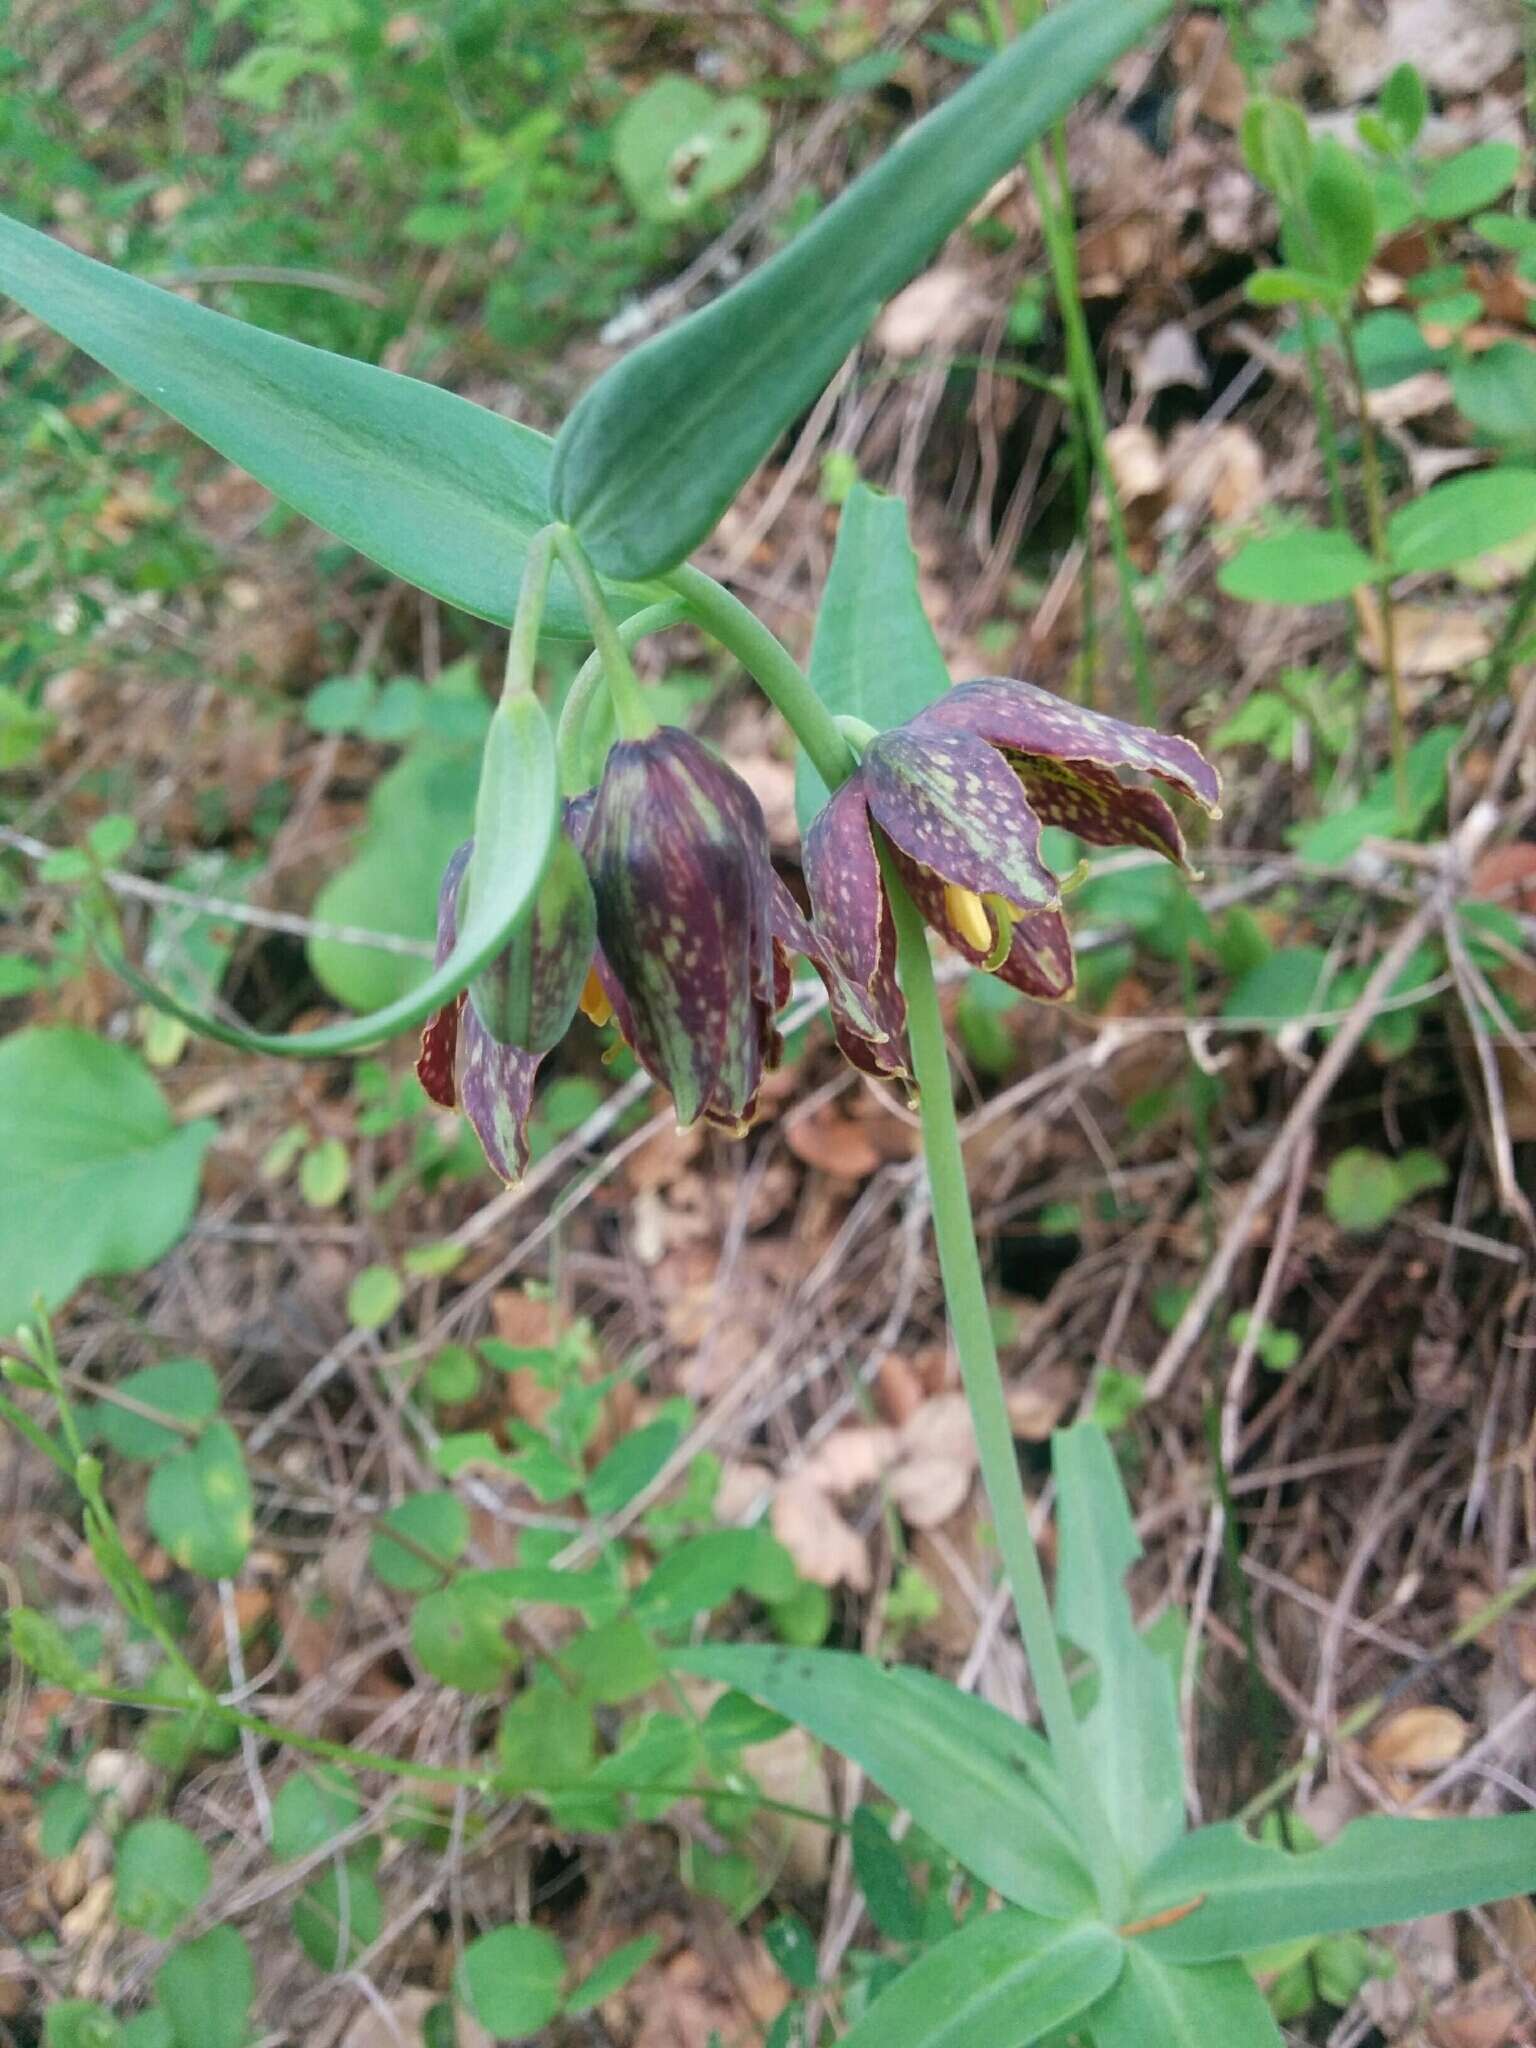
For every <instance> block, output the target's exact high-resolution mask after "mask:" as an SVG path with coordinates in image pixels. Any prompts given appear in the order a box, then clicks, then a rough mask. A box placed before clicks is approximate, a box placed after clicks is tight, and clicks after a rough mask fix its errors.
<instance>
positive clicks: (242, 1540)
mask: <svg viewBox="0 0 1536 2048" xmlns="http://www.w3.org/2000/svg"><path fill="white" fill-rule="evenodd" d="M145 1514H146V1517H147V1519H148V1522H149V1526H150V1529H151V1531H152V1532H153V1534H154V1538H155V1541H156V1542H157V1543H160V1544H162V1545H163V1546H164V1547H165V1549H166V1550H168V1551H169V1552H170V1554H171V1556H172V1557H173V1558H174V1559H175V1560H176V1562H177V1564H179V1565H180V1566H181V1568H182V1570H183V1571H189V1572H196V1573H198V1574H199V1576H200V1577H202V1578H205V1579H227V1578H229V1577H230V1576H231V1575H232V1574H233V1573H234V1572H237V1571H238V1570H239V1569H240V1567H241V1565H242V1564H243V1563H244V1562H245V1553H246V1552H247V1551H248V1550H249V1549H250V1547H251V1533H252V1527H253V1502H252V1498H251V1482H250V1480H249V1478H248V1477H247V1476H246V1470H245V1458H244V1456H243V1454H242V1452H241V1449H240V1439H239V1437H237V1436H236V1435H235V1432H234V1431H233V1430H232V1429H231V1428H230V1426H229V1424H228V1423H227V1422H214V1423H211V1424H210V1425H209V1427H208V1428H207V1429H206V1430H205V1431H204V1433H203V1436H202V1438H201V1440H200V1441H199V1442H198V1443H196V1444H194V1445H193V1446H192V1448H191V1450H189V1451H183V1452H182V1453H181V1455H180V1456H179V1457H175V1458H167V1460H166V1461H165V1463H164V1464H163V1465H160V1466H158V1467H157V1468H156V1470H155V1473H154V1475H153V1477H152V1478H151V1480H150V1482H149V1491H148V1493H147V1495H146V1496H145Z"/></svg>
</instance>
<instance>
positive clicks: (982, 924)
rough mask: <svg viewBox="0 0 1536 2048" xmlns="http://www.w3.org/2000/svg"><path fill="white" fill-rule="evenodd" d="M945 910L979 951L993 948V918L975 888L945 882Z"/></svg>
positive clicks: (988, 950) (950, 919) (968, 943)
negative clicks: (988, 914) (989, 915)
mask: <svg viewBox="0 0 1536 2048" xmlns="http://www.w3.org/2000/svg"><path fill="white" fill-rule="evenodd" d="M944 910H945V914H946V915H947V916H948V918H949V921H950V923H951V925H953V927H954V929H955V930H956V931H957V932H958V933H959V934H960V936H961V938H962V939H964V940H965V942H966V944H967V945H968V946H974V947H975V948H976V951H977V952H978V953H990V952H991V950H992V920H991V918H989V917H988V916H987V911H986V905H985V904H984V903H983V902H982V900H981V898H980V897H979V896H978V895H977V894H976V892H975V890H974V889H962V888H961V887H960V886H959V884H958V883H955V882H946V883H945V884H944Z"/></svg>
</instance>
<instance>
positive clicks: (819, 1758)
mask: <svg viewBox="0 0 1536 2048" xmlns="http://www.w3.org/2000/svg"><path fill="white" fill-rule="evenodd" d="M744 1763H745V1767H746V1769H747V1770H748V1771H749V1772H750V1773H751V1775H752V1776H753V1777H754V1778H755V1779H756V1780H757V1782H758V1784H759V1785H760V1786H761V1787H762V1789H763V1791H764V1792H766V1793H767V1795H768V1797H769V1798H770V1799H781V1800H783V1801H784V1803H785V1804H786V1805H789V1806H801V1807H804V1808H805V1809H806V1811H807V1812H808V1813H825V1814H829V1815H830V1813H831V1812H832V1792H831V1788H830V1787H829V1785H828V1784H827V1767H826V1763H825V1761H824V1759H823V1755H822V1751H821V1747H820V1745H819V1744H818V1743H816V1742H813V1741H812V1739H811V1737H810V1736H809V1735H807V1734H806V1732H805V1730H804V1729H803V1728H786V1729H785V1731H784V1733H783V1734H782V1735H776V1736H775V1737H774V1738H773V1740H772V1741H771V1742H759V1743H758V1744H757V1745H756V1746H755V1747H754V1748H753V1749H751V1750H749V1751H747V1752H746V1754H745V1757H744ZM762 1822H763V1825H764V1827H771V1828H774V1829H775V1830H776V1831H777V1832H780V1833H781V1834H782V1839H783V1842H784V1848H785V1859H786V1862H787V1864H788V1867H789V1871H790V1873H791V1875H792V1876H793V1877H795V1878H796V1879H798V1880H799V1882H800V1883H801V1884H820V1883H821V1881H822V1879H823V1878H824V1877H825V1876H826V1874H827V1865H828V1864H829V1862H830V1861H831V1857H832V1831H831V1829H830V1828H824V1827H818V1826H817V1825H816V1823H815V1822H814V1821H809V1820H795V1819H792V1818H791V1817H790V1816H789V1815H787V1814H783V1815H780V1814H764V1815H763V1816H762Z"/></svg>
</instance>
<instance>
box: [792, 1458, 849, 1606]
mask: <svg viewBox="0 0 1536 2048" xmlns="http://www.w3.org/2000/svg"><path fill="white" fill-rule="evenodd" d="M773 1533H774V1535H775V1536H777V1537H778V1539H779V1541H780V1542H781V1543H782V1544H783V1546H784V1548H785V1549H786V1550H787V1551H788V1552H789V1554H790V1556H791V1557H792V1558H793V1559H794V1560H795V1566H796V1569H797V1570H798V1571H799V1573H800V1576H801V1577H802V1578H805V1579H809V1580H810V1581H811V1582H812V1584H813V1585H817V1586H844V1585H846V1586H851V1587H852V1588H853V1590H854V1592H856V1593H867V1592H868V1591H869V1588H870V1583H871V1580H872V1578H873V1574H872V1572H871V1569H870V1562H869V1546H868V1544H867V1543H866V1542H865V1541H864V1538H863V1537H862V1536H861V1535H860V1534H859V1532H858V1530H857V1529H853V1528H850V1527H849V1525H848V1523H847V1522H845V1521H844V1520H843V1518H842V1516H841V1515H840V1514H839V1513H838V1512H837V1509H836V1508H835V1507H834V1506H833V1505H832V1502H831V1500H830V1499H829V1498H828V1497H827V1495H826V1494H825V1493H823V1492H822V1490H821V1488H820V1487H819V1486H818V1485H817V1484H816V1482H815V1480H814V1479H812V1478H810V1477H809V1476H808V1475H807V1474H806V1473H804V1472H797V1473H795V1474H793V1475H792V1476H791V1477H790V1478H788V1479H786V1480H785V1481H784V1483H783V1485H782V1486H780V1488H779V1490H778V1492H777V1493H776V1494H775V1495H774V1497H773Z"/></svg>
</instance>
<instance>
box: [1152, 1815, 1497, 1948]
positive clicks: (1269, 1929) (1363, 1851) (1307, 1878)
mask: <svg viewBox="0 0 1536 2048" xmlns="http://www.w3.org/2000/svg"><path fill="white" fill-rule="evenodd" d="M1533 1890H1536V1813H1516V1814H1504V1815H1501V1816H1499V1817H1498V1818H1497V1819H1492V1820H1399V1819H1394V1818H1389V1817H1385V1816H1372V1817H1371V1818H1369V1819H1367V1820H1357V1821H1352V1822H1351V1823H1350V1825H1349V1826H1348V1827H1346V1828H1345V1829H1344V1830H1343V1832H1342V1833H1341V1834H1339V1835H1338V1836H1337V1837H1335V1839H1334V1840H1333V1841H1331V1842H1330V1843H1329V1844H1328V1846H1327V1847H1326V1848H1324V1849H1315V1850H1311V1851H1308V1852H1307V1853H1305V1854H1303V1855H1291V1854H1289V1853H1288V1852H1287V1851H1285V1850H1284V1849H1279V1848H1275V1847H1272V1846H1270V1845H1269V1844H1267V1843H1263V1842H1255V1841H1254V1840H1253V1839H1252V1837H1251V1836H1249V1835H1245V1834H1244V1833H1243V1831H1242V1829H1241V1828H1240V1827H1237V1826H1236V1825H1235V1824H1232V1823H1228V1824H1226V1825H1225V1826H1221V1827H1210V1828H1199V1829H1197V1830H1196V1832H1195V1833H1194V1834H1192V1835H1186V1836H1185V1837H1184V1839H1183V1840H1182V1841H1180V1842H1177V1843H1175V1845H1174V1847H1173V1848H1172V1849H1170V1850H1169V1851H1168V1852H1167V1854H1166V1855H1164V1856H1160V1857H1159V1858H1158V1860H1157V1861H1156V1863H1154V1864H1153V1865H1152V1867H1151V1869H1150V1870H1148V1871H1147V1873H1146V1875H1145V1877H1144V1878H1143V1880H1142V1882H1141V1884H1140V1886H1139V1887H1138V1889H1137V1894H1136V1899H1135V1904H1134V1907H1133V1913H1134V1917H1135V1918H1136V1919H1138V1920H1141V1919H1151V1918H1153V1917H1155V1916H1156V1915H1158V1914H1160V1913H1164V1912H1171V1911H1172V1910H1174V1909H1175V1908H1176V1907H1180V1906H1188V1905H1189V1904H1190V1902H1191V1901H1192V1900H1195V1899H1201V1898H1202V1895H1203V1902H1202V1903H1201V1904H1200V1905H1198V1906H1196V1907H1195V1908H1194V1910H1193V1911H1191V1912H1188V1913H1185V1914H1184V1915H1183V1917H1182V1918H1180V1919H1178V1920H1175V1921H1173V1922H1172V1923H1171V1924H1170V1925H1169V1926H1167V1927H1164V1928H1160V1929H1158V1930H1157V1931H1156V1932H1155V1933H1152V1934H1148V1935H1146V1936H1144V1937H1142V1938H1143V1939H1144V1940H1145V1942H1146V1944H1147V1946H1148V1948H1149V1949H1150V1950H1151V1951H1152V1952H1153V1953H1154V1954H1156V1955H1158V1956H1161V1957H1163V1958H1165V1959H1166V1960H1167V1961H1169V1962H1180V1963H1208V1962H1214V1961H1217V1960H1219V1959H1220V1958H1222V1957H1224V1956H1240V1955H1248V1954H1251V1953H1253V1952H1254V1951H1255V1950H1257V1949H1261V1948H1270V1947H1273V1946H1274V1945H1275V1944H1276V1943H1278V1942H1282V1941H1294V1940H1298V1939H1300V1938H1301V1937H1303V1936H1306V1935H1314V1934H1343V1933H1347V1932H1348V1931H1350V1930H1351V1929H1354V1928H1360V1927H1382V1926H1386V1925H1388V1924H1389V1923H1392V1922H1396V1921H1399V1920H1418V1919H1422V1918H1423V1917H1424V1916H1425V1915H1426V1914H1429V1913H1450V1912H1455V1911H1457V1910H1459V1909H1461V1908H1463V1907H1467V1906H1481V1905H1486V1904H1488V1903H1489V1902H1490V1901H1491V1900H1494V1899H1508V1898H1513V1897H1515V1896H1516V1895H1517V1894H1519V1893H1523V1892H1529V1891H1533Z"/></svg>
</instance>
